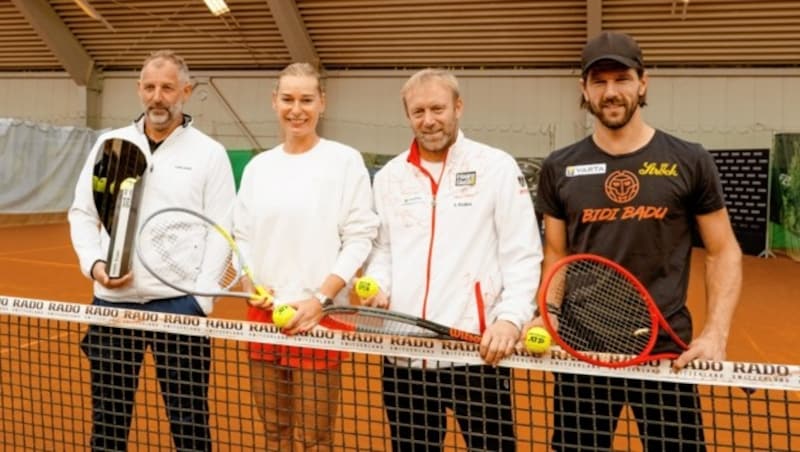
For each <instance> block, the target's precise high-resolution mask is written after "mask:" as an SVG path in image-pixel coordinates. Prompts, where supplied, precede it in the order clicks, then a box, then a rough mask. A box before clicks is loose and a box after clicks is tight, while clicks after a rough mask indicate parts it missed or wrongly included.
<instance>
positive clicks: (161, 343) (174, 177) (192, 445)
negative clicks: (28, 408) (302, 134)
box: [69, 51, 236, 451]
mask: <svg viewBox="0 0 800 452" xmlns="http://www.w3.org/2000/svg"><path fill="white" fill-rule="evenodd" d="M191 92H192V85H191V82H190V78H189V72H188V67H187V66H186V63H185V62H184V60H183V58H181V57H180V56H178V55H176V54H175V53H173V52H171V51H159V52H155V53H154V54H152V55H151V56H150V57H148V58H147V59H146V60H145V62H144V65H143V67H142V71H141V74H140V78H139V81H138V94H139V98H140V100H141V102H142V106H143V108H144V113H143V114H142V115H141V116H140V117H139V118H138V119H137V120H136V121H134V123H133V124H131V125H129V126H127V127H123V128H120V129H116V130H112V131H110V132H108V133H106V134H103V135H102V136H101V137H100V138H99V139H98V141H97V143H96V144H95V146H94V147H93V148H92V150H91V152H90V154H89V158H88V160H87V162H86V165H85V166H84V168H83V170H82V172H81V174H80V176H79V178H78V183H77V186H76V188H75V200H74V202H73V204H72V207H71V208H70V210H69V222H70V233H71V237H72V244H73V247H74V249H75V252H76V254H77V255H78V259H79V261H80V268H81V270H82V272H83V273H84V274H85V275H86V276H87V277H89V278H91V279H92V280H94V298H93V300H92V303H93V304H95V305H98V306H113V307H119V308H127V309H138V310H143V311H158V312H170V313H178V314H192V315H206V314H208V313H209V312H210V311H211V309H212V300H211V299H206V298H200V297H193V296H187V295H185V294H182V293H180V292H177V291H175V290H174V289H171V288H169V287H166V286H165V285H163V284H161V283H160V282H158V280H156V279H155V278H154V277H153V276H152V275H150V274H149V273H148V272H147V271H146V270H144V268H143V266H142V265H141V262H139V260H138V259H134V262H133V267H132V268H133V269H132V271H131V273H129V274H127V275H125V276H123V277H122V278H119V279H110V278H109V276H108V274H107V272H106V262H105V260H104V259H105V256H106V250H107V248H108V242H109V237H108V233H107V232H106V231H105V229H103V228H102V227H100V226H99V224H100V221H99V216H98V212H97V209H96V208H95V204H94V200H93V195H92V169H93V165H94V162H95V155H96V154H97V152H99V150H100V147H101V146H100V144H101V143H103V141H105V140H106V139H107V138H112V137H113V138H124V139H126V140H128V141H131V142H133V143H136V144H137V145H138V146H139V147H140V148H141V149H144V150H145V153H146V154H147V170H146V173H145V176H144V179H143V182H142V183H143V184H144V186H143V192H142V197H141V204H140V206H139V220H140V221H142V220H143V219H145V218H147V217H148V216H149V215H150V214H151V213H153V212H155V211H157V210H159V209H161V208H164V207H173V206H181V207H185V208H188V209H192V210H196V211H198V212H201V213H204V214H205V215H206V216H208V217H210V218H212V219H215V220H216V221H217V222H220V224H223V225H225V224H228V223H229V222H230V213H229V210H230V205H231V203H232V202H233V199H234V197H235V195H236V193H235V187H234V180H233V172H232V170H231V165H230V161H229V160H228V157H227V155H226V152H225V148H224V147H223V146H222V145H221V144H220V143H218V142H216V141H214V140H213V139H211V138H209V137H208V136H206V135H204V134H203V133H202V132H200V131H198V130H197V129H195V128H194V127H192V125H191V118H190V117H189V116H188V115H185V114H184V113H183V105H184V103H185V102H186V101H187V100H188V99H189V96H190V95H191ZM148 347H150V348H151V350H152V352H153V356H154V359H155V362H156V366H157V367H158V371H157V375H158V379H159V382H160V384H161V391H162V395H163V397H164V403H165V406H166V408H167V412H168V415H169V421H170V427H171V431H172V435H173V440H174V442H175V447H176V449H177V450H182V451H185V450H210V449H211V435H210V430H209V425H208V380H209V370H210V367H211V346H210V341H209V339H208V338H205V337H194V336H187V335H179V334H169V333H152V332H144V331H136V330H126V329H121V328H110V327H104V326H97V325H92V326H90V327H89V330H88V332H87V334H86V336H85V337H84V338H83V341H82V342H81V348H82V349H83V351H84V353H85V354H86V356H87V357H88V358H89V362H90V365H91V377H92V411H93V413H92V419H93V421H94V423H93V427H92V437H91V448H92V450H95V451H100V450H103V451H108V450H126V443H127V437H128V431H129V428H130V423H131V419H132V417H131V416H132V412H133V402H134V397H135V393H136V387H137V384H138V375H139V370H140V368H141V364H142V360H143V358H144V353H145V352H146V350H147V348H148Z"/></svg>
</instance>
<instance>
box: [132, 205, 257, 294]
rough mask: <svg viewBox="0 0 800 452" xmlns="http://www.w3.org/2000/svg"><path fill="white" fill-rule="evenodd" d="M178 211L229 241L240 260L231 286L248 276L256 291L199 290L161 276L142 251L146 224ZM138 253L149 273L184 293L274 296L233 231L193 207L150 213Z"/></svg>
mask: <svg viewBox="0 0 800 452" xmlns="http://www.w3.org/2000/svg"><path fill="white" fill-rule="evenodd" d="M176 212H179V213H183V214H187V215H190V216H193V217H195V218H197V219H198V220H200V221H202V222H203V223H205V224H206V225H208V226H209V227H208V228H207V229H208V230H209V231H211V230H213V231H215V232H216V233H218V234H219V235H221V236H222V237H223V238H224V239H225V242H226V243H227V245H228V248H229V250H230V252H231V254H232V255H233V259H232V260H234V261H238V262H239V266H238V267H237V266H235V265H234V266H233V267H234V268H235V269H236V277H235V279H234V281H233V282H231V284H230V286H234V285H236V283H238V282H240V281H241V279H242V276H247V277H248V278H250V281H251V282H252V283H253V286H254V288H255V291H256V293H251V292H243V291H236V290H224V289H221V290H219V291H214V290H198V289H197V288H189V287H184V286H182V285H179V284H176V283H174V282H173V281H169V280H168V279H167V278H164V277H163V276H161V275H160V274H159V272H158V271H156V270H155V269H154V268H153V267H152V266H151V264H150V263H148V262H147V259H145V256H144V252H143V251H142V243H144V240H143V239H144V237H143V236H142V233H143V232H144V231H145V228H146V226H147V225H148V223H149V222H150V221H153V219H154V218H156V217H158V216H159V215H168V214H171V213H176ZM136 255H137V256H138V257H139V261H140V262H141V263H142V266H143V267H144V268H145V269H146V270H147V271H148V273H150V274H151V275H153V276H154V277H155V278H156V279H158V280H159V281H161V282H162V283H163V284H165V285H166V286H168V287H171V288H173V289H175V290H177V291H179V292H182V293H186V294H190V295H197V296H201V297H234V298H245V299H248V300H265V299H271V298H272V296H271V295H270V294H269V292H268V291H267V290H266V289H265V288H264V287H263V286H262V285H260V284H257V283H256V281H255V278H254V277H253V272H252V270H251V269H250V266H249V265H248V264H247V261H245V259H244V256H243V255H242V252H241V250H240V249H239V246H238V245H237V244H236V240H234V238H233V235H231V233H230V232H228V230H227V229H225V227H223V226H221V225H220V224H218V223H216V222H215V221H213V220H212V219H210V218H208V217H207V216H205V215H203V214H201V213H199V212H195V211H194V210H191V209H186V208H184V207H167V208H164V209H159V210H157V211H155V212H153V213H152V214H150V215H149V216H148V217H147V218H146V219H145V220H144V221H143V222H142V225H141V226H140V227H139V232H138V234H137V240H136Z"/></svg>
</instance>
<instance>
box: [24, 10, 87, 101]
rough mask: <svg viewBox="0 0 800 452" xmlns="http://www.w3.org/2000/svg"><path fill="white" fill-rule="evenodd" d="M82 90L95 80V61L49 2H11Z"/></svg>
mask: <svg viewBox="0 0 800 452" xmlns="http://www.w3.org/2000/svg"><path fill="white" fill-rule="evenodd" d="M11 2H12V3H13V4H14V6H16V7H17V9H18V10H19V12H20V13H22V15H23V16H25V19H27V20H28V22H29V23H30V24H31V26H32V27H33V29H34V30H36V33H37V34H38V35H39V37H40V38H41V39H42V41H44V43H45V44H46V45H47V47H48V48H49V49H50V51H52V52H53V54H54V55H55V57H56V58H57V59H58V61H59V62H60V63H61V65H62V66H63V67H64V70H66V71H67V73H69V75H70V76H71V77H72V79H73V80H74V81H75V83H77V84H78V85H79V86H86V85H87V84H89V82H90V81H91V80H92V77H93V74H92V71H93V70H94V61H93V60H92V58H91V57H90V56H89V54H88V53H87V52H86V49H84V48H83V46H82V45H81V44H80V42H78V39H77V38H75V35H73V34H72V32H71V31H70V30H69V28H67V26H66V25H65V24H64V21H62V20H61V18H60V17H58V14H56V12H55V11H54V10H53V8H52V7H51V6H50V4H49V3H48V2H47V1H46V0H11Z"/></svg>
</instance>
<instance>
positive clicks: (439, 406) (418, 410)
mask: <svg viewBox="0 0 800 452" xmlns="http://www.w3.org/2000/svg"><path fill="white" fill-rule="evenodd" d="M510 375H511V372H510V369H507V368H493V367H491V366H461V367H445V368H439V369H420V368H411V367H408V366H395V365H393V364H390V363H388V362H384V365H383V402H384V406H385V407H386V413H387V415H388V418H389V425H390V429H391V434H392V450H394V451H395V452H400V451H402V452H406V451H415V452H417V451H425V452H436V451H440V450H442V441H443V440H444V436H445V434H446V433H447V432H446V412H445V410H446V409H447V408H449V409H451V410H452V411H453V413H454V414H455V417H456V420H457V422H458V425H459V427H460V428H461V431H462V433H463V435H464V440H465V441H466V443H467V445H468V447H469V450H470V451H514V450H515V449H516V441H515V437H514V421H513V412H512V402H511V378H510Z"/></svg>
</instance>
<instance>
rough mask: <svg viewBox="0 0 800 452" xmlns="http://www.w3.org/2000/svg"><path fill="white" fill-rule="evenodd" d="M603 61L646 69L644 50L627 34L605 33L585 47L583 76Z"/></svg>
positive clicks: (582, 58)
mask: <svg viewBox="0 0 800 452" xmlns="http://www.w3.org/2000/svg"><path fill="white" fill-rule="evenodd" d="M601 60H613V61H616V62H617V63H621V64H624V65H625V66H627V67H629V68H632V69H644V60H643V58H642V49H640V48H639V44H638V43H637V42H636V40H635V39H633V38H632V37H631V36H629V35H626V34H625V33H617V32H613V31H604V32H602V33H600V34H599V35H597V36H595V37H594V38H592V39H590V40H589V42H587V43H586V45H585V46H584V47H583V52H582V53H581V75H584V76H585V75H586V73H587V72H589V69H590V68H591V67H592V65H594V64H595V63H597V62H598V61H601Z"/></svg>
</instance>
